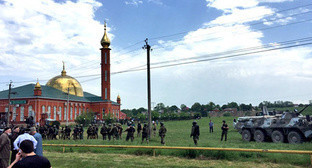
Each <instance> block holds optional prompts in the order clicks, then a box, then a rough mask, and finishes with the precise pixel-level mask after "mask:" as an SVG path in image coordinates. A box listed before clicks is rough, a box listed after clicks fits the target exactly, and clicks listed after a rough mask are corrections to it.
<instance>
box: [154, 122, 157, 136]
mask: <svg viewBox="0 0 312 168" xmlns="http://www.w3.org/2000/svg"><path fill="white" fill-rule="evenodd" d="M156 128H157V125H156V123H155V121H153V132H154V137H155V136H156Z"/></svg>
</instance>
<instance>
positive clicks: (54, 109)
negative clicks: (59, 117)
mask: <svg viewBox="0 0 312 168" xmlns="http://www.w3.org/2000/svg"><path fill="white" fill-rule="evenodd" d="M53 119H54V120H56V106H54V107H53Z"/></svg>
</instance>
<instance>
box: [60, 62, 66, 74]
mask: <svg viewBox="0 0 312 168" xmlns="http://www.w3.org/2000/svg"><path fill="white" fill-rule="evenodd" d="M62 62H63V70H62V73H61V74H62V76H66V71H65V62H64V61H62Z"/></svg>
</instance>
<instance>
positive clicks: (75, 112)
mask: <svg viewBox="0 0 312 168" xmlns="http://www.w3.org/2000/svg"><path fill="white" fill-rule="evenodd" d="M76 118H77V107H75V119H76Z"/></svg>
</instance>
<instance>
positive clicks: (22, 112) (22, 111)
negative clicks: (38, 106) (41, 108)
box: [20, 106, 24, 121]
mask: <svg viewBox="0 0 312 168" xmlns="http://www.w3.org/2000/svg"><path fill="white" fill-rule="evenodd" d="M20 121H24V106H22V107H21V108H20Z"/></svg>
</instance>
